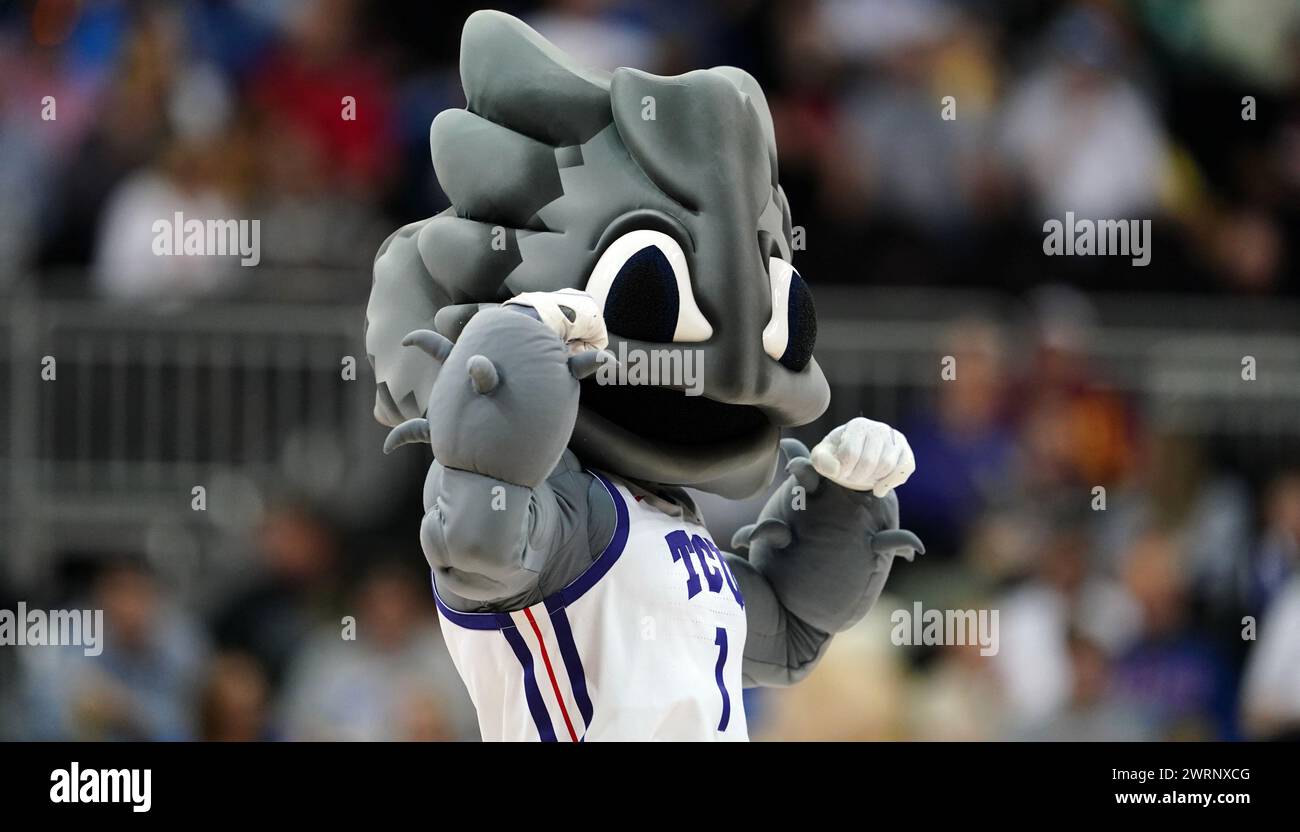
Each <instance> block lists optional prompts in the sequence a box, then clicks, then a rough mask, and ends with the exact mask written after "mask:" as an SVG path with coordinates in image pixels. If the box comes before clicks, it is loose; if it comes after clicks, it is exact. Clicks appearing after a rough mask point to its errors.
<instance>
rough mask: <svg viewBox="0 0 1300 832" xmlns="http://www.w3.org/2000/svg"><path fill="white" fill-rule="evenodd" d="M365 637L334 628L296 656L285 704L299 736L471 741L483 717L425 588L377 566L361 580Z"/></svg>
mask: <svg viewBox="0 0 1300 832" xmlns="http://www.w3.org/2000/svg"><path fill="white" fill-rule="evenodd" d="M354 603H355V607H354V609H355V610H356V614H355V625H354V626H355V634H354V637H352V636H351V635H350V632H349V630H348V629H346V628H347V624H346V623H344V624H342V625H340V624H327V625H323V626H322V627H321V628H320V630H319V631H318V633H317V635H316V637H315V638H314V639H313V641H312V643H311V644H310V645H308V646H307V648H306V649H305V650H304V651H303V652H302V653H301V655H300V656H299V657H298V659H297V660H296V661H295V663H294V666H293V669H292V672H291V673H290V676H289V681H288V684H287V687H286V690H285V694H284V697H283V699H282V701H281V709H282V713H283V714H284V722H285V726H286V729H287V731H288V735H289V737H290V738H293V739H310V740H321V739H332V740H456V739H459V740H467V739H476V738H477V737H478V722H477V719H476V717H475V714H474V707H473V705H472V704H471V703H470V701H469V695H468V694H467V693H466V692H465V687H464V684H463V683H462V682H461V680H460V676H459V675H458V674H457V673H456V669H455V667H454V666H453V665H452V663H451V656H450V654H448V652H447V648H446V645H445V643H444V642H443V640H442V636H441V634H439V632H438V628H437V624H436V621H437V619H436V618H435V616H434V615H433V612H432V610H433V605H432V604H431V603H430V602H429V597H428V592H427V591H426V590H425V588H424V586H423V585H422V584H421V583H419V582H416V581H414V580H412V578H411V577H410V576H409V575H408V573H407V572H406V571H405V570H401V569H396V568H392V567H377V568H374V569H372V570H371V571H370V573H369V574H367V575H366V577H365V578H364V579H363V580H362V581H361V583H360V584H359V585H358V587H357V590H356V595H355V602H354Z"/></svg>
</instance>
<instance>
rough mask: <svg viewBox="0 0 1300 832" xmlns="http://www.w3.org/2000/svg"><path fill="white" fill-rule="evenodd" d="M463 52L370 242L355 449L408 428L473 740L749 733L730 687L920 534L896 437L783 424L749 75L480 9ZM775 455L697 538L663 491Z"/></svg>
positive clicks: (682, 508) (807, 327)
mask: <svg viewBox="0 0 1300 832" xmlns="http://www.w3.org/2000/svg"><path fill="white" fill-rule="evenodd" d="M460 74H461V81H462V84H463V85H464V89H465V96H466V101H467V103H468V107H467V109H464V110H448V111H446V112H443V113H441V114H439V115H438V117H437V118H436V119H435V120H434V122H433V126H432V130H431V138H430V142H431V145H432V151H433V166H434V170H435V171H436V173H437V176H438V181H439V182H440V183H441V185H442V187H443V189H444V191H445V192H446V193H447V195H448V196H449V197H450V199H451V203H452V207H451V208H450V209H448V210H447V211H445V212H443V213H442V214H439V215H437V216H435V217H432V218H430V219H427V220H423V221H420V222H416V223H413V224H411V225H408V226H406V227H404V228H402V229H399V230H398V231H397V232H395V233H394V234H393V235H392V236H391V237H390V238H389V239H388V240H387V241H386V242H385V243H384V245H383V247H382V248H381V249H380V251H379V253H378V255H377V257H376V259H375V267H374V286H373V289H372V293H371V297H370V302H369V308H368V310H367V331H366V348H367V353H368V355H369V357H370V361H371V364H372V366H373V368H374V371H375V379H376V383H377V395H376V404H375V415H376V417H377V418H378V419H379V420H380V421H381V422H383V423H384V424H386V425H389V426H393V428H394V429H393V431H392V433H391V434H390V435H389V437H388V441H387V442H386V443H385V447H384V450H385V451H391V450H393V449H394V448H396V447H398V446H400V445H403V444H407V443H422V444H427V445H429V446H431V447H432V451H433V457H434V462H433V463H432V465H431V467H430V469H429V473H428V477H427V479H426V480H425V484H424V508H425V516H424V521H423V524H422V525H421V528H420V543H421V545H422V548H423V550H424V554H425V557H426V558H427V559H428V561H429V565H430V567H431V568H432V573H433V585H434V597H435V601H436V604H437V608H438V612H439V615H440V617H441V622H442V629H443V633H444V635H445V637H446V641H447V644H448V647H449V649H450V651H451V655H452V658H453V659H454V661H455V663H456V666H457V668H458V670H459V671H460V674H461V676H462V677H463V679H464V681H465V684H466V686H467V687H468V688H469V693H470V696H471V698H472V699H473V701H474V704H475V706H476V708H477V710H478V716H479V723H480V727H481V730H482V733H483V738H484V739H489V740H546V741H563V742H569V741H572V742H580V741H583V740H598V739H627V740H651V739H685V740H699V739H717V740H744V739H747V738H748V735H747V730H746V725H745V714H744V709H743V707H742V705H741V698H740V694H741V689H742V687H744V686H753V685H788V684H791V683H793V682H796V681H798V680H799V679H801V678H802V677H804V676H806V675H807V674H808V672H809V671H810V670H811V669H812V668H813V666H814V665H815V664H816V663H817V661H818V659H819V658H820V657H821V656H822V655H823V653H824V652H825V651H826V648H827V645H828V644H829V642H830V639H831V637H832V635H833V634H834V633H837V632H840V631H843V630H845V629H846V628H848V627H851V626H853V625H854V624H855V623H856V622H857V621H859V620H860V619H861V618H862V617H863V615H865V614H866V612H867V610H868V609H870V607H871V606H872V604H873V603H874V602H875V600H876V598H877V597H878V596H879V594H880V591H881V589H882V588H883V586H884V584H885V580H886V579H887V577H888V576H889V570H890V566H891V565H892V563H893V559H894V558H895V557H898V556H902V557H905V558H907V559H909V560H910V559H911V558H912V557H913V555H914V554H915V553H916V552H918V551H923V549H922V547H921V543H920V541H919V540H917V539H916V537H915V536H914V535H912V534H911V533H910V532H907V531H902V530H899V528H898V501H897V498H896V497H895V495H894V492H893V489H894V487H895V486H897V485H900V484H901V483H903V482H904V481H905V480H906V479H907V477H908V476H909V475H910V474H911V473H912V470H913V468H914V462H913V458H912V452H911V450H910V449H909V448H908V445H907V441H906V440H905V439H904V438H903V436H902V435H901V434H899V433H898V432H897V431H895V430H892V429H891V428H890V427H889V426H887V425H884V424H881V423H879V422H873V421H870V420H867V419H863V418H857V419H854V420H852V421H850V422H849V423H848V424H846V425H843V426H840V427H838V428H836V429H835V430H833V431H832V432H831V433H830V434H829V435H828V436H827V437H826V438H825V439H824V440H823V441H822V442H821V443H819V444H818V445H817V446H816V447H815V448H814V449H813V451H812V452H811V454H810V453H809V451H808V450H807V448H806V447H804V446H803V445H802V444H801V443H799V442H798V441H797V440H794V439H785V440H782V439H781V436H780V431H781V428H783V427H788V426H796V425H802V424H806V423H808V422H811V421H812V420H814V419H816V418H817V417H818V416H820V415H821V413H822V412H823V411H824V410H825V409H826V406H827V404H828V402H829V399H830V390H829V388H828V386H827V383H826V379H825V377H824V376H823V375H822V371H821V369H820V368H819V367H818V365H817V361H816V360H815V359H814V358H813V344H814V341H815V340H816V329H817V320H816V316H815V313H814V310H813V304H812V297H811V295H810V293H809V290H808V287H807V286H806V285H805V283H804V281H803V279H802V278H801V277H800V275H799V273H798V272H797V271H795V269H794V268H793V266H792V265H791V263H790V261H791V247H792V246H791V220H790V212H789V209H788V207H787V205H786V201H785V195H784V193H783V192H782V190H781V188H780V186H779V185H778V183H777V157H776V143H775V138H774V133H773V128H772V118H771V115H770V114H769V112H768V108H767V103H766V100H765V99H764V96H763V92H762V90H761V89H760V88H759V86H758V84H757V82H755V81H754V79H753V78H752V77H750V76H749V75H748V74H746V73H745V72H743V71H741V70H738V69H735V68H732V67H718V68H715V69H708V70H700V71H695V72H688V73H686V74H684V75H679V76H676V77H671V78H668V77H662V76H657V75H650V74H648V73H645V72H640V71H637V70H635V69H619V70H617V71H615V72H614V73H613V74H609V73H604V72H599V71H595V70H590V69H586V68H584V67H581V66H578V65H576V64H575V63H574V62H573V60H572V59H571V58H569V57H568V56H567V55H565V54H564V53H563V52H561V51H560V50H559V49H557V48H556V47H555V46H553V45H552V44H550V43H549V42H547V41H546V40H545V39H543V38H542V37H541V36H540V35H538V34H537V33H536V32H534V31H533V30H532V29H530V28H529V27H527V26H526V25H524V24H523V23H522V22H520V21H519V20H516V19H515V18H513V17H510V16H508V15H505V14H501V13H497V12H478V13H476V14H474V15H473V16H471V17H470V18H469V20H468V21H467V22H466V23H465V28H464V32H463V34H462V37H461V53H460ZM616 356H617V357H616ZM646 359H648V360H650V361H651V362H654V363H656V364H657V365H658V366H659V367H660V368H662V369H664V372H662V373H651V374H650V375H649V376H647V374H646V373H645V372H641V373H639V374H638V373H635V372H632V371H630V369H629V367H628V366H626V365H629V364H632V363H634V362H636V361H639V360H646ZM689 361H696V362H697V364H698V368H699V370H700V377H699V378H698V379H696V380H695V384H694V389H691V388H690V387H688V384H687V383H686V381H683V379H682V378H680V376H681V375H682V373H680V372H676V371H678V370H680V369H681V368H682V367H683V366H685V365H686V363H687V362H689ZM647 377H650V378H653V379H654V382H655V383H653V384H649V383H645V379H646V378H647ZM778 472H780V473H781V474H782V476H783V477H784V482H783V483H782V484H781V485H780V486H779V487H778V488H777V489H776V491H775V492H774V493H773V495H772V497H771V499H770V500H769V501H768V502H767V504H766V505H765V507H764V508H763V510H762V512H761V513H760V514H759V516H758V518H757V519H756V522H755V523H754V524H753V525H749V526H746V527H744V528H742V529H741V530H740V531H739V532H738V533H737V534H736V536H735V537H734V538H733V539H732V541H731V545H730V546H729V547H728V548H730V549H731V550H733V551H732V552H724V551H722V550H721V549H720V548H719V547H718V546H717V545H715V543H714V542H713V540H711V539H710V536H709V533H708V531H707V530H706V528H705V526H704V525H703V522H702V521H701V519H700V516H699V514H698V511H697V509H696V507H695V504H694V502H693V501H692V499H691V498H690V496H689V495H688V493H687V492H686V490H685V489H686V487H690V488H695V489H701V490H703V491H706V492H711V493H714V494H718V495H721V496H723V497H727V498H734V499H739V498H745V497H749V496H753V495H755V494H757V493H759V492H760V491H762V490H763V489H765V488H768V487H770V486H771V484H772V482H773V480H774V478H775V477H776V476H777V475H778Z"/></svg>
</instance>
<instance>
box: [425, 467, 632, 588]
mask: <svg viewBox="0 0 1300 832" xmlns="http://www.w3.org/2000/svg"><path fill="white" fill-rule="evenodd" d="M608 503H609V495H608V494H606V493H605V490H604V487H603V486H601V484H600V482H599V481H598V480H596V478H595V477H593V476H592V475H590V474H588V473H586V472H585V471H583V470H582V466H581V465H580V464H579V463H578V461H577V459H576V458H575V457H574V456H573V454H572V453H570V452H567V451H566V452H565V454H564V457H563V458H562V459H561V460H560V463H559V464H558V465H557V466H556V467H555V470H554V471H553V472H552V473H551V475H550V476H549V477H547V479H546V481H545V482H543V483H541V484H540V485H538V486H537V487H536V488H528V487H525V486H519V485H513V484H511V483H508V482H504V481H502V480H499V479H496V478H495V477H490V476H486V475H483V474H478V473H474V472H472V471H464V470H458V469H455V468H447V467H444V466H443V465H441V464H439V463H438V462H437V461H435V462H434V463H433V464H432V465H431V466H430V468H429V474H428V477H427V478H426V480H425V488H424V505H425V515H424V521H423V522H422V523H421V525H420V545H421V547H422V548H423V549H424V556H425V558H426V559H427V560H428V562H429V566H430V568H431V569H432V570H433V574H434V579H435V580H436V581H437V585H438V591H439V593H440V594H441V596H442V597H443V600H444V601H445V602H446V603H448V604H450V605H451V606H452V607H454V608H456V609H459V610H462V611H480V610H494V611H495V610H513V609H520V608H523V607H526V606H530V605H532V604H535V603H537V602H538V601H540V600H542V599H543V598H545V597H546V596H547V595H550V594H551V593H553V592H556V591H557V590H559V589H561V588H563V587H564V586H565V585H566V584H567V583H568V582H569V581H571V580H572V579H573V577H574V576H576V575H578V574H580V573H581V572H582V570H583V569H585V568H586V567H587V566H588V565H590V563H591V560H592V557H593V553H595V552H599V551H601V549H602V548H603V547H604V545H605V544H606V543H607V542H608V541H609V539H610V537H612V536H613V533H614V523H615V518H614V512H613V511H612V510H611V509H610V508H609V506H608Z"/></svg>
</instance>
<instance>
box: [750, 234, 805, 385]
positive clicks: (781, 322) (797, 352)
mask: <svg viewBox="0 0 1300 832" xmlns="http://www.w3.org/2000/svg"><path fill="white" fill-rule="evenodd" d="M767 271H768V276H769V277H770V278H771V281H772V320H770V321H768V324H767V327H766V328H764V329H763V349H764V351H766V352H767V354H768V355H770V356H772V357H773V358H775V359H776V360H777V361H780V362H781V364H783V365H784V366H785V367H786V368H787V369H790V370H793V371H794V372H796V373H797V372H799V371H800V370H802V369H803V368H804V367H807V366H808V362H809V361H811V360H812V354H813V345H814V344H815V343H817V311H816V310H815V309H814V308H813V299H812V292H810V291H808V284H807V283H804V282H803V278H802V277H800V276H799V272H797V271H795V268H794V266H792V265H790V264H789V263H787V262H785V261H784V260H782V259H781V258H780V257H773V258H771V259H769V260H768V263H767Z"/></svg>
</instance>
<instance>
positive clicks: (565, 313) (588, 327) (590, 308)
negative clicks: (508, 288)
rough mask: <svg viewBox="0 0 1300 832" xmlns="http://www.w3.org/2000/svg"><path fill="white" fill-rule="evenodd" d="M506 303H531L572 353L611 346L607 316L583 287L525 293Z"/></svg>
mask: <svg viewBox="0 0 1300 832" xmlns="http://www.w3.org/2000/svg"><path fill="white" fill-rule="evenodd" d="M502 305H503V306H528V307H531V308H532V309H533V310H534V311H536V312H537V317H539V318H541V320H542V323H544V324H546V325H547V326H549V327H550V328H551V329H552V330H554V332H555V334H556V335H558V336H560V340H561V341H563V342H564V343H566V344H568V345H569V352H571V353H574V354H577V353H580V352H586V351H588V350H603V349H605V347H607V346H609V334H608V333H607V332H606V331H605V318H604V316H602V315H601V314H600V307H598V306H597V305H596V301H595V299H594V298H592V296H591V295H589V294H587V293H586V292H584V291H581V290H580V289H560V290H559V291H558V292H524V293H522V294H518V295H515V296H514V297H512V298H511V299H510V300H508V301H506V302H505V303H504V304H502Z"/></svg>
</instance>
